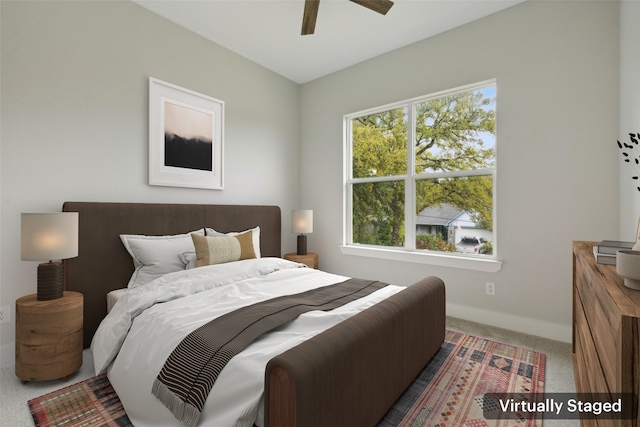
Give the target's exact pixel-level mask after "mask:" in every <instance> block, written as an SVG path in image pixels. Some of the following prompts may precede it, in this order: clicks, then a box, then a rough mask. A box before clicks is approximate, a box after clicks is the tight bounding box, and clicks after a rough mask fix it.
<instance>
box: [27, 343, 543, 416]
mask: <svg viewBox="0 0 640 427" xmlns="http://www.w3.org/2000/svg"><path fill="white" fill-rule="evenodd" d="M544 368H545V355H544V354H541V353H537V352H535V351H531V350H526V349H523V348H518V347H513V346H510V345H506V344H501V343H498V342H495V341H490V340H486V339H482V338H478V337H474V336H470V335H465V334H461V333H458V332H453V331H447V334H446V337H445V343H444V344H443V345H442V347H441V348H440V350H439V351H438V353H436V355H435V356H434V357H433V359H432V360H431V361H430V362H429V364H428V365H427V366H426V367H425V368H424V369H423V370H422V372H421V373H420V374H419V375H418V376H417V377H416V379H415V380H414V382H413V383H412V384H411V385H410V386H409V387H408V388H407V390H406V391H405V392H404V394H403V395H402V396H401V397H400V398H399V399H398V401H397V402H396V403H395V404H394V406H393V407H392V408H391V409H390V410H389V412H388V413H387V414H386V415H385V417H384V418H383V419H382V420H381V421H380V423H379V424H378V427H398V426H402V427H420V426H423V427H516V426H518V427H539V426H541V425H542V420H541V419H539V418H538V419H536V417H535V414H528V415H527V416H522V417H513V416H512V417H511V418H508V419H498V420H493V419H485V418H484V417H483V404H484V403H483V402H485V401H486V400H485V399H483V396H484V394H485V393H505V392H506V393H515V394H524V395H528V394H531V393H541V392H543V391H544ZM29 408H30V409H31V414H32V415H33V420H34V422H35V425H36V427H62V426H64V427H80V426H101V427H102V426H105V427H116V426H117V427H128V426H132V424H131V422H130V421H129V418H128V417H127V414H126V413H125V411H124V409H123V408H122V404H121V403H120V399H118V396H117V395H116V392H115V391H114V390H113V387H111V384H110V383H109V380H108V379H107V377H106V376H105V375H100V376H97V377H93V378H89V379H88V380H86V381H82V382H79V383H76V384H72V385H70V386H68V387H65V388H63V389H60V390H57V391H54V392H52V393H49V394H46V395H44V396H41V397H37V398H35V399H32V400H30V401H29Z"/></svg>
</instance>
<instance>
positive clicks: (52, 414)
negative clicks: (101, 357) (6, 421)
mask: <svg viewBox="0 0 640 427" xmlns="http://www.w3.org/2000/svg"><path fill="white" fill-rule="evenodd" d="M29 409H30V410H31V415H32V416H33V421H34V423H35V424H36V427H62V426H64V427H80V426H100V427H103V426H104V427H129V426H133V424H131V421H129V417H127V414H126V413H125V412H124V408H123V407H122V403H120V399H119V398H118V395H116V392H115V391H114V390H113V387H111V383H110V382H109V380H108V379H107V375H106V374H102V375H98V376H97V377H93V378H89V379H88V380H85V381H82V382H79V383H76V384H72V385H70V386H67V387H65V388H62V389H60V390H56V391H54V392H51V393H48V394H45V395H44V396H40V397H36V398H35V399H32V400H30V401H29Z"/></svg>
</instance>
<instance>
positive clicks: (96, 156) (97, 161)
mask: <svg viewBox="0 0 640 427" xmlns="http://www.w3.org/2000/svg"><path fill="white" fill-rule="evenodd" d="M0 7H1V10H2V14H1V19H2V21H1V41H2V66H1V70H0V71H1V79H2V80H1V87H2V97H1V108H2V121H1V141H2V159H1V165H0V167H1V174H0V182H1V184H2V186H1V199H0V200H1V210H0V215H1V217H2V224H1V227H0V232H1V236H2V238H1V241H2V243H1V245H0V250H1V253H2V261H1V264H0V268H1V275H0V281H1V286H0V305H9V306H10V307H11V314H12V316H11V317H12V321H11V323H8V324H3V325H1V327H0V334H1V336H0V349H1V351H0V358H1V360H0V363H1V364H7V363H11V362H12V360H13V342H14V331H15V323H14V322H13V320H14V317H15V316H14V315H15V313H14V307H15V300H16V299H17V298H19V297H21V296H23V295H27V294H31V293H34V292H35V290H36V266H37V263H35V262H26V261H21V260H20V213H21V212H29V211H59V210H60V209H61V207H62V203H63V202H64V201H66V200H73V201H119V202H168V203H220V204H233V203H239V204H243V203H247V204H248V203H252V204H273V205H279V206H280V207H281V208H282V211H283V236H284V239H283V250H285V251H291V250H293V247H294V245H295V238H294V237H292V236H291V233H290V232H289V222H288V221H289V219H288V218H289V216H288V214H287V212H289V211H290V210H291V209H292V208H296V207H298V188H299V185H298V173H299V170H298V166H299V165H298V156H299V121H300V118H299V112H298V111H299V92H300V87H299V85H297V84H295V83H293V82H291V81H289V80H287V79H285V78H283V77H281V76H278V75H276V74H274V73H272V72H270V71H268V70H266V69H264V68H262V67H260V66H258V65H256V64H254V63H252V62H249V61H247V60H246V59H244V58H242V57H240V56H238V55H236V54H235V53H233V52H230V51H228V50H226V49H224V48H222V47H220V46H218V45H216V44H214V43H211V42H209V41H206V40H205V39H203V38H201V37H199V36H197V35H195V34H194V33H191V32H189V31H186V30H184V29H183V28H181V27H178V26H177V25H175V24H172V23H170V22H169V21H166V20H165V19H164V18H161V17H159V16H157V15H155V14H152V13H150V12H149V11H147V10H146V9H143V8H141V7H139V6H137V5H136V4H134V3H130V2H112V1H106V2H75V1H73V2H61V1H55V2H50V1H45V2H0ZM149 76H153V77H156V78H159V79H161V80H165V81H168V82H171V83H174V84H176V85H179V86H183V87H186V88H188V89H191V90H195V91H197V92H200V93H203V94H206V95H209V96H213V97H215V98H218V99H221V100H224V101H225V103H226V123H225V124H226V128H225V132H226V137H225V188H224V190H223V191H214V190H197V189H185V188H170V187H151V186H149V185H147V173H148V168H147V153H148V150H147V144H148V136H147V135H148V130H147V128H148V113H147V104H148V77H149Z"/></svg>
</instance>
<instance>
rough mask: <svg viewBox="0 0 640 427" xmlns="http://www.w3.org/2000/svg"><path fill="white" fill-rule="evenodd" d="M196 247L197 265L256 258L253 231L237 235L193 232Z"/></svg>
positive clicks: (192, 236)
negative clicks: (205, 234) (207, 234)
mask: <svg viewBox="0 0 640 427" xmlns="http://www.w3.org/2000/svg"><path fill="white" fill-rule="evenodd" d="M191 238H192V239H193V245H194V246H195V248H196V267H203V266H205V265H212V264H222V263H225V262H231V261H239V260H242V259H249V258H255V257H256V253H255V252H254V250H253V240H252V235H251V231H248V232H246V233H241V234H237V235H235V236H198V235H197V234H192V235H191Z"/></svg>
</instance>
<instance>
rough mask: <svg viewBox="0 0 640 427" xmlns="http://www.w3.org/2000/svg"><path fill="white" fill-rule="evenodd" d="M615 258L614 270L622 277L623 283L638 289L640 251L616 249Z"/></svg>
mask: <svg viewBox="0 0 640 427" xmlns="http://www.w3.org/2000/svg"><path fill="white" fill-rule="evenodd" d="M616 258H617V262H616V271H617V273H618V274H619V275H620V276H622V277H624V285H625V286H626V287H627V288H631V289H635V290H640V251H618V253H617V255H616Z"/></svg>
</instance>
